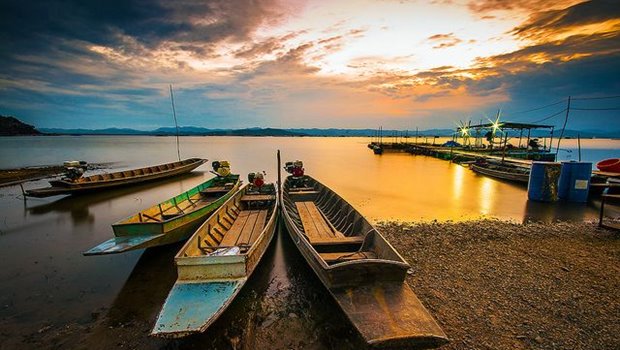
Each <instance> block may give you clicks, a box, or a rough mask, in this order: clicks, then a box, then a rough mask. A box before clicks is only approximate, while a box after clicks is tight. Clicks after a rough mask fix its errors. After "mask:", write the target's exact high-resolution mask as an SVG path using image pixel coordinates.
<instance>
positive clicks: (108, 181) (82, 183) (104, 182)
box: [50, 158, 207, 189]
mask: <svg viewBox="0 0 620 350" xmlns="http://www.w3.org/2000/svg"><path fill="white" fill-rule="evenodd" d="M186 160H194V161H193V162H191V163H188V164H184V165H183V164H180V166H176V167H174V168H172V169H166V170H160V171H157V172H153V173H150V174H140V175H130V176H123V177H117V178H111V179H103V180H95V181H79V182H72V181H67V180H62V179H60V180H52V181H50V184H51V185H52V187H63V188H68V189H77V188H89V187H96V186H90V185H99V184H101V185H107V184H111V183H114V182H122V181H128V180H133V179H136V180H138V179H142V178H148V177H157V176H159V175H162V174H167V173H171V172H175V171H179V170H183V169H187V168H191V167H194V166H195V167H196V168H197V167H199V166H201V165H203V164H204V163H206V162H207V159H205V158H188V159H185V160H182V161H180V162H184V161H186ZM180 162H179V161H176V162H171V163H165V164H158V165H152V166H148V167H142V168H137V169H127V170H121V171H115V172H112V173H105V174H93V175H89V176H86V177H83V178H81V179H87V178H93V177H96V176H103V175H110V176H113V175H114V174H123V173H124V172H125V171H138V170H144V169H148V168H153V167H160V166H164V165H170V164H175V163H180ZM198 163H200V164H198ZM196 164H198V165H196ZM81 179H78V180H81ZM53 183H54V184H63V185H64V186H54V184H53Z"/></svg>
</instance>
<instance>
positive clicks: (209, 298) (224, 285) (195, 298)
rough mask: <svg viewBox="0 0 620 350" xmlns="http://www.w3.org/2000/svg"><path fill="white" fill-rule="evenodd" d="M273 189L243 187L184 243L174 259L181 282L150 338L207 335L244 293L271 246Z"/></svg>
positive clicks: (275, 214)
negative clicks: (208, 328)
mask: <svg viewBox="0 0 620 350" xmlns="http://www.w3.org/2000/svg"><path fill="white" fill-rule="evenodd" d="M278 211H279V208H278V200H277V198H276V189H275V186H274V185H273V184H268V185H264V186H262V187H260V190H257V188H256V187H254V186H251V185H245V186H244V187H243V188H241V190H239V191H238V192H237V193H236V194H234V195H233V196H232V197H231V198H230V199H229V200H228V201H227V202H226V203H224V204H223V205H222V206H221V207H220V208H219V209H218V210H217V211H216V212H214V213H213V215H211V216H210V217H209V219H207V221H205V222H204V224H202V226H200V228H198V230H196V233H194V235H193V236H192V237H191V238H190V239H189V240H188V241H187V243H185V245H184V246H183V248H181V250H180V251H179V253H178V254H177V255H176V257H175V263H176V266H177V271H178V280H177V281H176V283H175V284H174V286H173V287H172V290H171V291H170V294H168V298H167V299H166V302H165V303H164V306H163V308H162V310H161V312H160V314H159V317H158V318H157V322H156V323H155V327H154V328H153V330H152V332H151V334H152V335H157V336H164V337H182V336H187V335H190V334H192V333H197V332H203V331H204V330H205V329H207V327H209V325H211V324H212V323H213V322H214V321H215V320H216V319H217V318H218V317H219V315H220V314H221V313H222V312H224V310H225V309H226V308H227V307H228V305H229V304H230V303H231V302H232V300H233V299H234V298H235V296H236V295H237V293H239V291H240V290H241V288H242V287H243V285H244V284H245V282H246V281H247V279H248V278H249V277H250V275H251V274H252V272H253V271H254V269H255V267H256V265H257V264H258V262H259V261H260V259H261V258H262V256H263V254H264V253H265V250H266V249H267V247H268V246H269V243H270V242H271V241H272V239H273V236H274V232H275V230H276V221H277V217H278Z"/></svg>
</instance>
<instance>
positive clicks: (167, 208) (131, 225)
mask: <svg viewBox="0 0 620 350" xmlns="http://www.w3.org/2000/svg"><path fill="white" fill-rule="evenodd" d="M239 186H240V182H239V175H232V174H231V175H228V176H225V177H221V176H220V177H216V178H213V179H210V180H208V181H206V182H204V183H202V184H200V185H198V186H196V187H194V188H192V189H190V190H189V191H186V192H183V193H181V194H179V195H177V196H175V197H172V198H170V199H168V200H166V201H164V202H161V203H159V204H156V205H154V206H152V207H150V208H148V209H144V210H142V211H140V212H139V213H137V214H135V215H132V216H130V217H128V218H126V219H124V220H121V221H119V222H117V223H115V224H113V225H112V229H113V230H114V235H115V237H114V238H111V239H109V240H107V241H105V242H103V243H101V244H99V245H97V246H96V247H94V248H92V249H90V250H88V251H86V252H84V255H102V254H116V253H122V252H126V251H129V250H134V249H142V248H149V247H155V246H160V245H165V244H170V243H175V242H179V241H183V240H185V239H187V238H188V237H189V236H190V235H191V234H192V233H193V232H194V231H195V230H196V228H197V227H198V226H200V224H202V223H203V221H204V220H205V219H206V218H207V216H208V215H209V214H211V213H212V212H213V211H215V210H216V209H217V208H219V207H220V206H221V205H222V204H223V203H224V202H226V200H228V198H230V196H231V195H232V194H233V193H235V192H236V191H237V190H238V189H239Z"/></svg>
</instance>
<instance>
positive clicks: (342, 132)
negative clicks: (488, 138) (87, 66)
mask: <svg viewBox="0 0 620 350" xmlns="http://www.w3.org/2000/svg"><path fill="white" fill-rule="evenodd" d="M35 131H36V130H35ZM39 131H41V132H43V133H46V134H56V135H151V136H172V135H176V129H175V128H174V127H163V128H158V129H155V130H150V131H145V130H135V129H119V128H108V129H97V130H92V129H56V128H41V129H39ZM455 132H456V130H455V129H428V130H419V131H418V132H417V133H416V131H415V130H394V129H391V130H383V132H382V135H383V138H384V140H389V139H390V138H393V137H394V136H399V137H402V136H408V137H409V138H410V139H413V138H415V137H416V135H417V136H418V137H420V138H427V137H435V136H438V137H450V136H452V135H454V133H455ZM560 133H561V130H558V129H555V130H554V132H553V137H554V138H557V137H559V136H560ZM179 134H180V135H182V136H330V137H343V136H357V137H375V136H377V130H376V129H335V128H330V129H318V128H292V129H275V128H246V129H208V128H202V127H196V126H182V127H180V128H179ZM509 135H510V137H515V135H516V136H517V137H518V131H514V130H513V131H511V132H510V134H509ZM526 135H527V131H525V132H524V133H523V137H527V136H526ZM577 135H579V136H580V137H582V138H593V137H596V138H618V137H620V130H615V131H613V130H595V129H588V130H565V131H564V137H569V138H576V137H577ZM472 136H474V131H472ZM530 136H531V137H549V136H550V130H549V129H538V130H532V132H531V134H530Z"/></svg>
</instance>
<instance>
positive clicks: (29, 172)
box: [0, 166, 64, 187]
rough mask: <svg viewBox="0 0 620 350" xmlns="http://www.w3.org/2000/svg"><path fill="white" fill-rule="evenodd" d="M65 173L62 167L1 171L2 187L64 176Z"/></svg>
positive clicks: (0, 182) (0, 183)
mask: <svg viewBox="0 0 620 350" xmlns="http://www.w3.org/2000/svg"><path fill="white" fill-rule="evenodd" d="M63 171H64V168H63V167H62V166H42V167H29V168H17V169H0V187H2V186H10V185H16V184H19V183H22V182H25V181H33V180H39V179H44V178H47V177H52V176H56V175H59V174H62V173H63Z"/></svg>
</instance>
